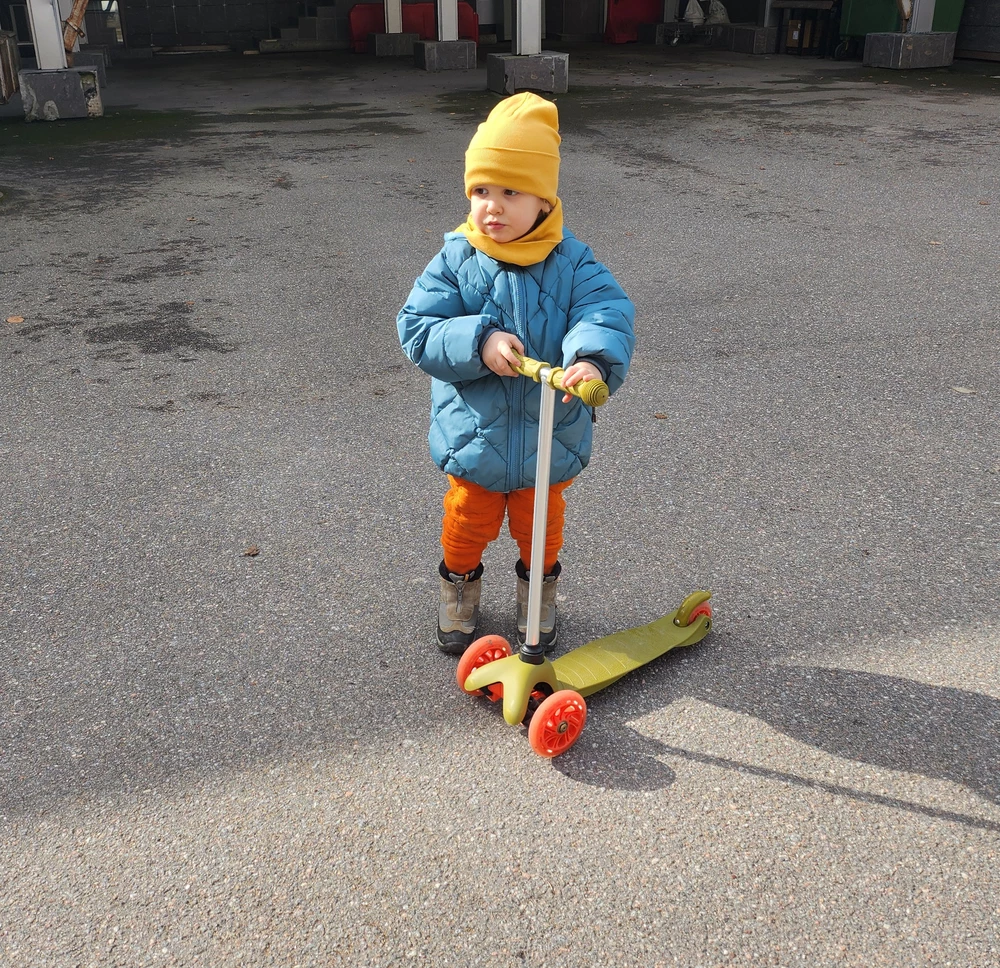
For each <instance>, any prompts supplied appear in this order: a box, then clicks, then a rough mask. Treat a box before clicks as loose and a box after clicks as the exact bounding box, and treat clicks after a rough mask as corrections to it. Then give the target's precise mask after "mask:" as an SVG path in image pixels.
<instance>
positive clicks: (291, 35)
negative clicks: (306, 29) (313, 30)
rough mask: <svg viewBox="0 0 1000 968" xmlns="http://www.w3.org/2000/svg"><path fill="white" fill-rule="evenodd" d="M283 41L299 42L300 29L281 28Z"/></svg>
mask: <svg viewBox="0 0 1000 968" xmlns="http://www.w3.org/2000/svg"><path fill="white" fill-rule="evenodd" d="M281 39H282V40H298V39H299V28H298V27H282V28H281Z"/></svg>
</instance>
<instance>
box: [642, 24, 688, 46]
mask: <svg viewBox="0 0 1000 968" xmlns="http://www.w3.org/2000/svg"><path fill="white" fill-rule="evenodd" d="M636 31H637V33H638V39H639V43H640V44H676V43H677V42H678V41H681V40H690V39H691V38H692V37H693V36H694V25H693V24H689V23H686V22H684V21H677V22H675V23H661V24H637V25H636Z"/></svg>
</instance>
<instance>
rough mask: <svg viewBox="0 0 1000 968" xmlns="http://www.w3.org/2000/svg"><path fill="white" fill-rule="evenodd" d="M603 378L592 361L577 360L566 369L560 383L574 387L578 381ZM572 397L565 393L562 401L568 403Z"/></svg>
mask: <svg viewBox="0 0 1000 968" xmlns="http://www.w3.org/2000/svg"><path fill="white" fill-rule="evenodd" d="M603 379H604V377H603V376H602V375H601V371H600V370H599V369H597V367H596V366H594V364H593V363H588V362H587V361H586V360H578V361H577V362H576V363H574V364H573V365H572V366H570V367H569V368H568V369H567V370H566V372H565V374H564V375H563V378H562V385H563V386H564V387H575V386H576V385H577V384H578V383H584V382H585V381H587V380H603ZM572 399H573V397H572V395H571V394H569V393H567V394H566V395H565V396H564V397H563V398H562V402H563V403H569V402H570V400H572Z"/></svg>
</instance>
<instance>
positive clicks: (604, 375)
mask: <svg viewBox="0 0 1000 968" xmlns="http://www.w3.org/2000/svg"><path fill="white" fill-rule="evenodd" d="M574 362H575V363H589V364H590V365H591V366H596V367H597V371H598V372H599V373H600V374H601V379H602V380H604V382H605V383H607V381H608V374H609V373H610V372H611V367H609V366H608V364H607V363H606V362H605V361H604V360H603V359H601V357H599V356H578V357H577V358H576V360H574Z"/></svg>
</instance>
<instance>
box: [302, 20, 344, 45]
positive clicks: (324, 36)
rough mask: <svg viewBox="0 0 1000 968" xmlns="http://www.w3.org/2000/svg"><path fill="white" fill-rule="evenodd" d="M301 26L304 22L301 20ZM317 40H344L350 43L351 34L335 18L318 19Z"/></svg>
mask: <svg viewBox="0 0 1000 968" xmlns="http://www.w3.org/2000/svg"><path fill="white" fill-rule="evenodd" d="M299 23H300V24H301V23H302V21H301V20H300V21H299ZM315 31H316V39H317V40H343V41H348V42H349V32H348V30H347V29H346V21H345V25H342V24H341V22H340V21H339V20H337V19H335V18H333V17H330V18H319V17H317V18H316V27H315Z"/></svg>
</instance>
